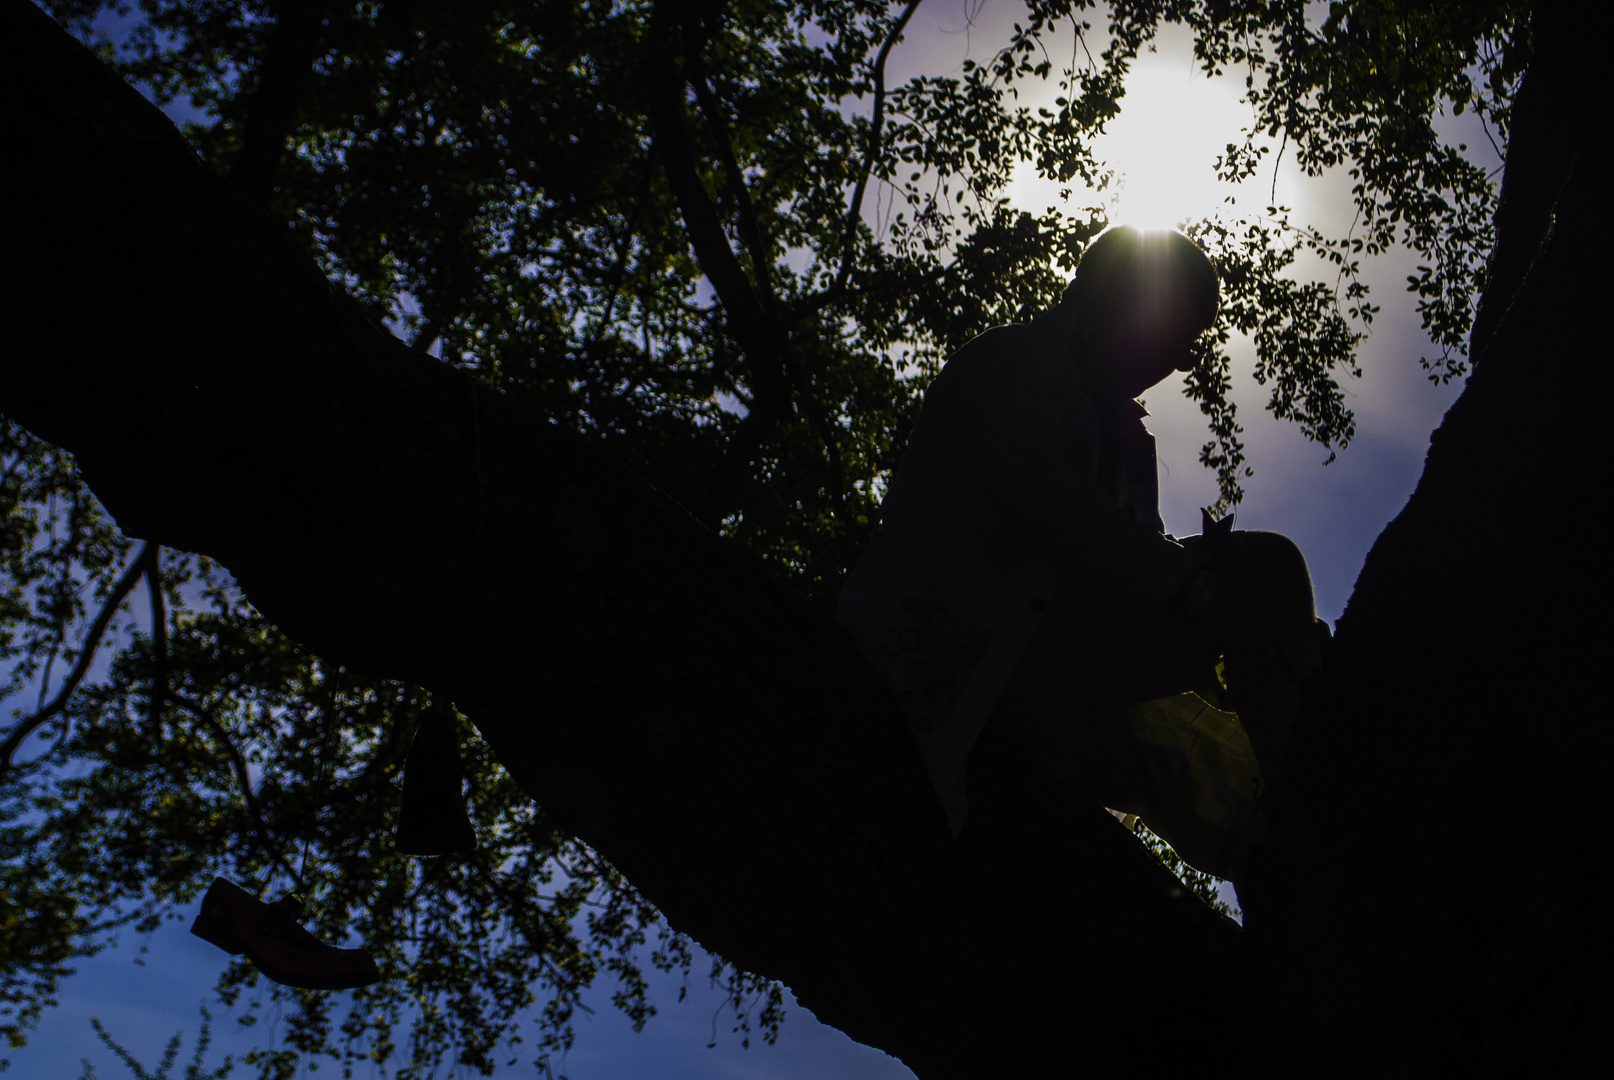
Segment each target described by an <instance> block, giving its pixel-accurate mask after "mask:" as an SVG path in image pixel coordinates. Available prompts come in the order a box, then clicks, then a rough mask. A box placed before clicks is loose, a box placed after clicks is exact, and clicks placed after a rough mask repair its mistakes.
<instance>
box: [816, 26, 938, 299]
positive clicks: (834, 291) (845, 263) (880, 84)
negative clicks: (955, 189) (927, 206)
mask: <svg viewBox="0 0 1614 1080" xmlns="http://www.w3.org/2000/svg"><path fill="white" fill-rule="evenodd" d="M921 3H923V0H908V3H907V5H906V6H904V7H903V9H902V14H901V15H900V16H898V17H897V21H896V22H895V23H894V24H893V25H892V27H891V31H890V32H889V33H888V34H886V36H885V41H884V42H883V43H882V44H881V45H880V53H879V55H878V56H876V57H875V60H874V114H873V116H872V117H871V119H870V121H869V142H868V145H867V146H866V147H865V148H864V151H863V164H862V166H861V168H859V169H858V176H857V187H855V188H854V189H853V190H852V205H851V207H850V208H849V209H848V210H847V212H846V238H845V240H844V241H843V242H842V250H841V268H840V270H839V271H838V272H837V273H836V275H835V282H834V284H832V285H831V286H830V287H829V289H827V290H826V294H827V295H829V296H838V295H840V293H841V291H842V290H844V289H845V288H846V282H847V279H848V278H849V277H850V276H851V274H852V259H853V254H854V252H855V251H856V250H857V249H856V244H855V242H856V239H857V226H858V222H859V221H860V220H862V216H863V196H864V193H865V192H866V191H867V190H868V186H869V176H870V174H871V173H873V171H874V163H875V161H876V159H878V158H879V156H880V149H881V146H880V144H881V142H882V141H883V139H882V133H883V131H884V127H885V62H886V58H887V57H889V56H890V55H891V50H892V48H893V47H894V46H895V45H896V44H897V39H898V38H900V37H902V32H903V31H904V30H905V29H907V27H908V20H909V19H911V18H913V14H914V12H915V11H918V10H919V5H920V4H921Z"/></svg>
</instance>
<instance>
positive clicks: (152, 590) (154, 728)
mask: <svg viewBox="0 0 1614 1080" xmlns="http://www.w3.org/2000/svg"><path fill="white" fill-rule="evenodd" d="M149 546H150V547H151V566H150V567H149V568H148V569H147V571H146V575H145V576H146V598H147V600H148V601H149V602H150V604H151V698H150V700H149V702H148V704H147V713H146V731H147V733H148V735H149V737H150V738H152V739H156V738H159V737H160V736H161V734H162V718H163V703H164V699H165V698H166V697H167V696H168V605H167V604H166V603H164V601H163V573H162V548H161V547H160V546H158V545H155V544H153V545H149Z"/></svg>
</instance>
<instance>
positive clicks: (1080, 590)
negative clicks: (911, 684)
mask: <svg viewBox="0 0 1614 1080" xmlns="http://www.w3.org/2000/svg"><path fill="white" fill-rule="evenodd" d="M1214 664H1215V656H1214V655H1213V654H1211V653H1210V652H1208V651H1207V649H1206V647H1205V644H1204V641H1203V638H1202V636H1201V635H1200V634H1199V633H1198V632H1197V631H1196V630H1195V628H1194V627H1193V626H1192V625H1191V623H1190V622H1189V620H1187V619H1186V618H1185V617H1183V616H1182V615H1181V614H1179V613H1177V612H1175V611H1164V612H1149V611H1146V610H1144V609H1142V608H1140V607H1138V606H1137V605H1135V604H1131V603H1128V602H1126V601H1123V600H1120V599H1118V598H1116V597H1114V596H1113V595H1111V594H1110V593H1109V592H1108V591H1107V590H1106V589H1105V588H1104V586H1103V584H1102V583H1100V582H1095V581H1092V580H1090V579H1087V578H1085V577H1083V576H1082V575H1081V574H1079V573H1072V574H1071V575H1070V576H1069V577H1067V579H1066V580H1065V582H1064V583H1063V584H1062V586H1061V587H1060V589H1059V590H1058V592H1057V593H1056V594H1055V595H1054V597H1053V599H1052V602H1051V603H1050V604H1049V609H1048V613H1047V615H1046V616H1045V617H1044V619H1043V622H1042V625H1041V626H1040V627H1039V629H1038V632H1037V634H1036V636H1035V637H1034V638H1033V639H1032V642H1031V644H1030V646H1029V647H1028V648H1027V649H1026V652H1025V655H1023V656H1022V657H1021V659H1020V663H1019V664H1018V665H1017V666H1016V668H1015V672H1014V675H1013V677H1011V679H1010V680H1009V684H1008V685H1007V686H1006V687H1005V688H1004V691H1003V693H1002V694H1001V695H1000V696H999V698H998V701H997V704H996V706H995V707H994V709H993V713H992V718H991V720H990V721H989V722H988V729H989V730H990V732H991V736H992V738H993V739H995V740H998V741H1000V742H1001V743H1002V744H1003V745H1004V746H1005V747H1006V748H1009V749H1011V750H1012V751H1014V752H1016V753H1017V754H1018V755H1020V756H1021V757H1022V758H1023V759H1024V760H1026V761H1029V762H1035V767H1037V768H1038V769H1041V770H1042V771H1045V772H1048V773H1051V774H1052V775H1054V776H1055V777H1056V778H1057V779H1059V780H1060V781H1061V782H1063V783H1065V784H1066V785H1068V786H1070V787H1072V788H1074V789H1076V790H1079V791H1082V792H1083V793H1085V794H1087V795H1089V796H1091V797H1092V798H1093V799H1094V800H1095V801H1097V802H1099V803H1101V804H1102V805H1104V806H1107V807H1110V808H1111V809H1115V810H1123V811H1126V812H1128V813H1136V814H1139V815H1142V814H1143V813H1144V812H1145V809H1146V807H1148V806H1149V805H1152V801H1153V799H1154V793H1155V792H1157V791H1158V790H1160V789H1161V788H1162V787H1163V786H1168V785H1169V780H1168V773H1169V771H1170V769H1169V765H1166V764H1162V762H1161V761H1159V760H1156V758H1157V757H1158V755H1151V754H1150V753H1149V750H1150V748H1149V747H1144V746H1141V745H1140V744H1139V743H1138V741H1137V739H1136V738H1135V737H1134V735H1133V732H1132V730H1131V727H1130V725H1129V722H1128V718H1127V706H1129V705H1130V704H1132V703H1134V702H1138V701H1150V700H1154V699H1156V698H1163V697H1168V696H1170V695H1173V694H1178V693H1181V692H1183V691H1185V690H1190V689H1194V688H1196V687H1199V686H1203V685H1205V684H1206V683H1208V682H1210V681H1211V680H1212V679H1213V678H1214V674H1213V672H1214Z"/></svg>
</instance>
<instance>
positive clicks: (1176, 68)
mask: <svg viewBox="0 0 1614 1080" xmlns="http://www.w3.org/2000/svg"><path fill="white" fill-rule="evenodd" d="M1249 121H1250V111H1249V107H1248V106H1246V105H1243V104H1241V103H1240V102H1239V99H1238V90H1237V87H1236V86H1235V85H1234V84H1233V83H1232V82H1230V81H1228V80H1226V79H1207V78H1206V77H1205V76H1204V75H1203V74H1202V73H1200V72H1199V71H1197V70H1196V69H1193V68H1192V67H1191V65H1188V64H1184V63H1181V62H1178V61H1176V60H1167V59H1166V58H1165V57H1164V56H1160V55H1157V54H1144V55H1143V56H1140V57H1139V58H1138V61H1137V63H1136V64H1135V65H1134V66H1133V69H1132V71H1131V73H1130V74H1129V75H1128V76H1127V80H1126V97H1124V98H1123V99H1122V101H1121V114H1120V116H1118V117H1117V118H1116V119H1115V120H1114V121H1112V122H1111V123H1110V125H1109V127H1108V130H1106V132H1105V133H1104V134H1103V135H1102V136H1100V137H1099V138H1098V139H1097V140H1095V141H1094V144H1093V148H1094V153H1095V154H1096V156H1097V157H1098V158H1099V160H1100V161H1103V162H1105V163H1107V164H1108V165H1109V167H1110V168H1112V169H1114V170H1115V174H1116V176H1115V183H1114V184H1112V186H1111V187H1110V188H1109V189H1108V190H1106V191H1104V192H1102V193H1099V194H1097V195H1096V196H1095V193H1093V192H1091V191H1083V190H1077V191H1073V192H1072V193H1071V198H1070V200H1069V202H1068V203H1067V204H1066V208H1067V209H1074V208H1075V207H1078V206H1083V205H1092V204H1093V202H1094V201H1098V200H1101V201H1103V202H1104V203H1105V204H1106V205H1107V207H1108V209H1109V215H1108V216H1109V219H1110V221H1111V222H1114V223H1117V224H1120V223H1126V224H1130V225H1136V226H1138V227H1140V228H1148V229H1152V228H1168V227H1170V226H1173V225H1177V224H1179V223H1180V222H1183V221H1185V220H1196V219H1199V218H1205V217H1210V216H1213V215H1216V214H1219V213H1221V214H1226V213H1229V212H1231V213H1241V212H1243V211H1244V210H1245V209H1246V207H1248V208H1249V209H1257V208H1261V207H1265V206H1266V205H1267V204H1268V203H1269V202H1270V201H1271V199H1270V196H1269V192H1270V184H1271V179H1272V178H1271V174H1270V173H1268V174H1266V175H1265V176H1264V177H1263V176H1262V175H1259V174H1258V175H1257V176H1256V177H1254V178H1252V179H1251V180H1249V181H1246V182H1245V183H1243V184H1237V185H1235V184H1229V183H1224V182H1222V181H1219V180H1218V179H1217V178H1216V174H1215V171H1214V169H1213V165H1214V163H1215V161H1216V159H1217V158H1218V157H1220V156H1221V155H1222V154H1223V153H1224V151H1225V149H1226V147H1227V144H1228V143H1230V142H1241V141H1242V139H1243V135H1242V133H1241V130H1240V129H1241V128H1243V127H1244V126H1246V125H1248V123H1249ZM1269 160H1270V158H1269ZM1280 186H1281V185H1280ZM1007 194H1008V196H1009V201H1010V203H1011V205H1013V206H1015V207H1018V208H1020V209H1023V210H1028V211H1032V212H1041V211H1042V210H1045V209H1047V208H1049V207H1055V206H1059V205H1060V199H1059V185H1058V184H1056V183H1054V182H1052V181H1049V180H1044V179H1041V178H1039V177H1038V176H1037V175H1036V171H1035V169H1033V168H1032V167H1031V166H1029V165H1026V166H1023V167H1022V168H1021V169H1020V170H1019V171H1017V173H1016V175H1015V178H1014V181H1013V183H1011V184H1010V185H1009V189H1008V192H1007ZM1283 194H1284V193H1283V192H1282V191H1281V190H1280V192H1279V195H1280V198H1281V197H1282V195H1283Z"/></svg>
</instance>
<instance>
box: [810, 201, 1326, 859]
mask: <svg viewBox="0 0 1614 1080" xmlns="http://www.w3.org/2000/svg"><path fill="white" fill-rule="evenodd" d="M1218 294H1219V288H1218V283H1217V278H1216V273H1215V271H1214V269H1213V268H1212V267H1211V264H1210V262H1209V260H1208V259H1206V257H1205V255H1204V253H1203V252H1201V251H1200V250H1199V248H1198V247H1196V246H1195V245H1194V244H1193V242H1192V241H1190V240H1189V239H1188V238H1187V237H1185V236H1183V235H1182V234H1181V233H1177V232H1159V233H1143V232H1139V231H1137V230H1134V229H1129V228H1117V229H1111V230H1109V231H1108V232H1105V233H1104V234H1103V235H1101V236H1099V237H1098V238H1097V239H1096V240H1094V241H1093V243H1092V244H1091V245H1090V246H1089V248H1088V250H1087V252H1086V253H1084V255H1083V257H1082V260H1081V263H1080V265H1079V267H1078V269H1077V276H1076V278H1075V280H1074V281H1072V282H1071V284H1070V286H1069V287H1068V288H1067V289H1066V291H1065V296H1064V299H1063V300H1062V301H1061V302H1060V303H1059V304H1058V305H1057V306H1056V307H1055V308H1053V309H1052V310H1051V311H1049V312H1047V313H1045V314H1044V315H1043V316H1041V317H1040V318H1038V319H1037V320H1036V321H1035V322H1033V323H1031V324H1029V325H1012V326H1002V327H997V328H996V329H993V330H990V331H988V332H986V333H984V334H982V335H981V336H980V337H978V338H976V339H975V340H973V341H971V342H970V343H969V344H967V345H965V346H964V347H963V348H962V349H960V350H959V351H958V352H957V353H956V354H954V355H953V356H952V357H951V358H950V359H949V360H948V362H947V363H946V365H945V366H944V367H943V369H942V371H941V373H940V375H938V377H937V378H936V380H935V381H934V382H933V383H932V384H931V386H930V388H929V390H928V391H927V392H926V395H925V400H924V405H923V408H922V409H921V411H920V415H919V420H918V422H917V424H916V425H915V427H914V431H913V435H912V438H911V440H910V442H909V445H908V448H907V450H906V451H905V453H904V455H903V458H902V462H901V464H900V466H899V468H898V469H897V472H896V475H895V476H894V477H893V479H892V481H891V487H890V490H889V491H888V492H887V495H886V498H885V501H884V503H883V505H882V523H881V529H880V532H879V533H878V535H877V536H876V537H875V539H874V542H873V543H872V544H871V545H870V546H869V549H868V551H867V552H866V553H865V554H864V556H863V558H862V560H861V561H860V562H859V563H858V565H857V567H856V569H855V570H854V571H853V573H852V575H851V577H850V578H849V579H848V582H847V585H846V588H845V590H844V591H843V593H842V595H841V600H840V606H839V610H838V615H839V618H840V621H841V622H842V623H843V624H844V625H845V626H847V627H848V629H849V630H850V631H851V632H852V634H853V636H854V638H855V639H856V640H857V642H858V645H859V647H860V648H861V649H862V651H863V653H864V655H865V656H867V657H868V658H869V660H870V661H871V662H872V663H873V664H874V666H875V667H876V668H878V669H879V670H880V672H881V673H882V674H883V675H884V676H885V678H886V681H887V684H888V686H889V687H890V689H891V692H892V694H893V696H894V698H895V699H896V700H897V702H898V703H899V704H900V705H901V707H902V708H903V710H904V712H905V713H906V714H907V716H908V719H909V722H910V726H911V728H912V730H913V733H914V736H915V738H916V739H917V740H918V743H919V748H920V753H921V756H922V758H923V760H924V764H925V768H926V770H927V772H928V773H929V776H930V779H931V782H932V784H933V785H934V787H935V789H936V792H937V795H938V796H939V797H940V799H941V802H942V805H943V807H944V808H945V810H946V812H947V817H948V821H949V824H950V825H951V827H952V829H953V832H954V834H955V835H956V834H957V833H958V832H959V831H960V830H961V829H962V828H963V824H964V820H965V817H966V815H967V813H968V800H967V798H966V763H967V760H968V757H969V753H970V749H971V747H972V746H973V745H974V743H975V741H976V738H977V736H978V735H979V734H980V732H981V730H982V729H983V727H984V726H985V725H986V724H987V723H988V722H989V720H990V722H991V724H992V726H993V728H994V730H995V734H997V735H1000V736H1001V737H1002V738H1003V739H1004V740H1005V741H1006V742H1007V743H1008V744H1009V745H1012V746H1016V747H1018V748H1020V749H1021V750H1023V751H1026V752H1027V756H1028V757H1029V758H1030V759H1031V760H1034V761H1036V762H1037V765H1038V767H1040V768H1043V769H1045V770H1047V771H1048V772H1051V773H1052V774H1053V775H1055V776H1056V777H1058V778H1059V779H1060V780H1062V781H1064V782H1066V783H1068V784H1070V785H1072V786H1075V787H1077V788H1078V789H1080V790H1082V791H1084V792H1085V793H1087V794H1089V795H1091V796H1092V797H1093V798H1094V799H1096V800H1097V801H1099V802H1101V803H1102V804H1103V805H1105V806H1107V807H1110V808H1112V809H1115V810H1119V811H1124V812H1127V813H1133V814H1137V815H1139V816H1140V817H1141V818H1142V819H1143V820H1144V822H1145V823H1147V824H1148V825H1149V826H1150V828H1152V829H1154V830H1155V831H1156V832H1157V833H1159V834H1160V835H1161V836H1163V837H1165V839H1167V840H1168V841H1170V842H1171V843H1172V844H1173V846H1174V847H1176V848H1177V850H1178V852H1179V853H1180V854H1182V855H1183V857H1184V858H1185V859H1187V860H1188V861H1189V862H1190V863H1191V864H1192V865H1194V866H1197V867H1199V868H1200V869H1204V870H1208V871H1209V872H1211V873H1215V874H1218V876H1222V877H1231V876H1233V875H1234V874H1235V873H1237V872H1239V871H1240V870H1241V869H1242V867H1243V865H1244V862H1245V860H1246V859H1247V858H1248V853H1249V849H1250V848H1251V847H1252V846H1253V845H1254V844H1255V843H1256V842H1258V841H1259V839H1260V834H1261V830H1262V825H1261V820H1260V813H1259V810H1258V808H1257V806H1256V798H1257V797H1258V795H1259V794H1260V792H1261V790H1262V788H1263V786H1264V784H1266V783H1269V782H1270V781H1271V780H1273V779H1274V778H1275V777H1276V776H1277V774H1278V773H1279V771H1280V769H1281V765H1282V757H1283V752H1284V750H1285V749H1286V745H1287V737H1288V732H1289V730H1290V728H1291V727H1292V723H1293V718H1294V711H1295V707H1296V705H1297V703H1298V690H1299V682H1300V679H1301V678H1303V677H1304V676H1305V675H1306V674H1308V673H1309V670H1310V669H1311V668H1312V667H1314V666H1315V662H1316V650H1317V636H1318V633H1319V630H1318V627H1319V626H1320V624H1319V623H1318V622H1317V620H1316V617H1315V611H1314V609H1313V601H1312V593H1311V582H1310V576H1309V573H1308V572H1307V570H1306V565H1305V560H1304V558H1303V557H1302V556H1301V555H1300V552H1299V550H1298V549H1297V548H1295V547H1294V545H1293V544H1291V543H1290V542H1289V541H1287V540H1286V539H1284V538H1283V537H1281V536H1279V535H1277V534H1275V533H1253V532H1252V533H1230V532H1225V531H1224V532H1222V533H1221V534H1220V535H1215V536H1212V537H1208V538H1199V537H1191V538H1188V539H1187V540H1185V541H1178V540H1176V539H1175V538H1173V537H1170V536H1167V535H1165V531H1164V525H1163V523H1162V521H1161V518H1160V511H1159V505H1158V487H1157V480H1156V463H1155V451H1154V439H1153V437H1152V436H1151V435H1150V434H1149V432H1148V431H1147V429H1146V428H1145V427H1144V426H1143V420H1142V418H1143V416H1144V415H1146V413H1145V411H1144V409H1143V407H1142V406H1141V405H1139V404H1137V402H1136V401H1135V400H1134V399H1135V398H1136V397H1137V396H1138V395H1139V394H1142V393H1143V392H1144V391H1145V390H1147V389H1148V388H1149V387H1151V386H1154V385H1155V384H1156V383H1158V382H1160V381H1161V380H1163V379H1165V378H1167V377H1168V376H1169V375H1171V374H1172V373H1173V372H1175V371H1186V370H1189V369H1190V368H1191V367H1192V364H1193V358H1192V346H1193V343H1194V341H1195V339H1196V338H1197V337H1198V336H1199V334H1201V333H1202V332H1203V331H1204V330H1206V329H1207V328H1209V327H1210V325H1211V323H1212V322H1213V321H1214V319H1215V315H1216V308H1217V303H1218ZM1219 657H1225V658H1226V678H1227V683H1226V686H1225V687H1224V686H1222V685H1220V684H1218V682H1217V679H1216V675H1215V667H1216V663H1217V660H1218V658H1219ZM1224 690H1225V691H1226V696H1225V697H1224V693H1223V691H1224ZM1235 708H1237V709H1239V710H1240V713H1241V715H1242V718H1243V720H1244V723H1242V724H1241V723H1240V719H1239V718H1237V717H1235V716H1234V715H1233V712H1232V710H1233V709H1235ZM1246 729H1247V730H1246ZM1247 732H1248V733H1247ZM1252 743H1253V744H1254V746H1253V749H1252ZM1258 759H1259V760H1258ZM1263 774H1265V775H1264V778H1263Z"/></svg>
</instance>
